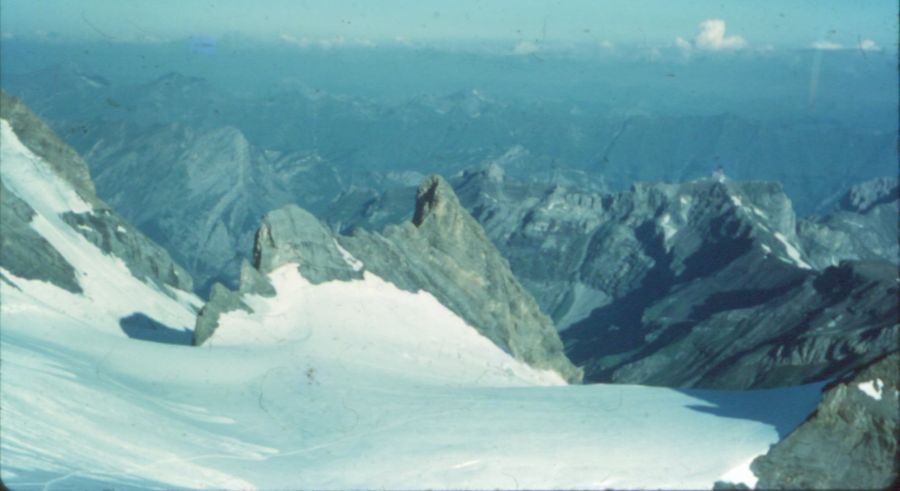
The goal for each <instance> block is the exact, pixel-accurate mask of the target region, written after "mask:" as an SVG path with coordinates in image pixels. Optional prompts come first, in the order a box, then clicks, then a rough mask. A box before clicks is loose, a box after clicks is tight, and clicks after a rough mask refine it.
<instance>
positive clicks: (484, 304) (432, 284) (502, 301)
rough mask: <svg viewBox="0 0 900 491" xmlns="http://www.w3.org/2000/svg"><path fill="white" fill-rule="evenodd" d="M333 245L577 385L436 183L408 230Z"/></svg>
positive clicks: (549, 328) (545, 327) (538, 322)
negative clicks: (422, 292)
mask: <svg viewBox="0 0 900 491" xmlns="http://www.w3.org/2000/svg"><path fill="white" fill-rule="evenodd" d="M339 240H340V242H341V244H342V245H343V246H344V247H345V248H346V249H347V250H348V251H350V252H351V253H352V254H353V256H355V257H356V258H358V259H360V260H361V261H362V262H363V263H364V264H365V268H366V269H367V270H369V271H372V272H373V273H375V274H377V275H378V276H380V277H382V278H384V279H385V280H387V281H390V282H392V283H394V284H396V285H397V286H399V287H400V288H403V289H407V290H410V291H415V290H425V291H428V292H430V293H432V294H433V295H434V296H435V297H436V298H437V299H438V300H439V301H440V302H441V303H443V304H444V305H446V306H447V307H448V308H449V309H450V310H452V311H454V312H455V313H457V314H458V315H460V317H462V318H463V319H464V320H466V321H467V322H468V323H469V324H470V325H472V326H473V327H475V328H476V329H478V330H479V332H481V333H482V334H483V335H484V336H485V337H487V338H488V339H490V340H491V341H493V342H494V343H495V344H497V345H498V346H500V347H501V348H503V349H504V350H505V351H507V352H508V353H510V354H512V355H513V356H514V357H516V358H518V359H520V360H523V361H525V362H526V363H529V364H530V365H532V366H535V367H538V368H546V369H552V370H555V371H557V372H559V373H560V374H562V375H563V376H564V377H565V378H566V379H567V380H570V381H580V379H581V371H580V370H579V369H577V368H575V366H574V365H572V364H571V362H570V361H569V360H568V359H567V358H566V356H565V354H564V353H563V346H562V343H561V341H560V340H559V337H558V335H557V333H556V331H555V329H554V328H553V324H552V321H551V320H550V319H549V318H548V317H547V316H546V315H544V314H543V313H542V312H541V310H540V308H539V307H538V305H537V304H536V302H535V301H534V299H533V298H532V297H531V295H529V294H528V292H527V291H526V290H525V289H524V288H523V287H522V286H521V285H520V284H519V282H518V281H517V280H516V278H515V276H514V275H513V274H512V271H511V270H510V269H509V263H508V262H507V261H506V260H505V259H504V258H503V257H502V256H501V255H500V253H499V252H497V250H496V248H495V247H494V246H493V244H492V243H491V242H490V240H489V239H488V238H487V236H486V235H485V233H484V230H483V229H482V227H481V226H480V225H479V224H478V222H476V221H475V220H474V219H473V218H472V217H471V216H470V215H469V214H468V213H467V212H466V211H465V210H464V209H463V208H462V206H461V205H460V204H459V200H458V198H457V196H456V194H455V193H454V192H453V189H452V188H451V187H450V186H449V184H447V182H446V181H444V179H442V178H440V177H438V176H432V177H429V178H427V179H426V180H425V181H424V182H423V183H422V185H421V186H419V189H418V191H417V193H416V208H415V213H414V216H413V221H412V222H411V223H410V222H407V223H404V224H402V225H400V226H389V227H387V228H386V229H385V230H384V231H383V232H382V233H381V234H377V233H371V232H367V231H364V230H358V231H357V232H356V233H354V234H353V235H352V236H350V237H339Z"/></svg>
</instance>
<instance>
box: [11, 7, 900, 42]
mask: <svg viewBox="0 0 900 491" xmlns="http://www.w3.org/2000/svg"><path fill="white" fill-rule="evenodd" d="M706 21H714V23H713V24H708V23H705V22H706ZM897 29H898V28H897V2H896V0H856V1H852V2H850V1H846V0H794V1H783V0H756V1H753V2H747V1H737V0H731V1H712V0H691V1H686V0H685V1H672V0H610V1H601V0H566V1H561V0H558V1H546V0H490V1H488V0H454V1H436V0H378V1H353V0H327V1H325V0H295V1H289V0H269V1H264V0H260V1H256V2H248V1H245V0H240V1H238V0H207V1H193V0H155V1H152V2H151V1H137V0H80V1H71V0H4V1H3V2H2V4H0V32H2V37H3V39H12V38H41V37H44V38H53V39H58V40H101V41H102V40H106V41H113V42H115V41H127V42H135V41H145V42H152V41H168V40H173V39H183V38H186V37H192V36H208V37H213V38H215V37H220V36H225V35H233V34H240V35H245V36H249V37H253V38H257V39H264V40H274V41H281V42H296V43H304V42H310V41H311V40H317V41H321V40H332V41H333V42H341V43H344V42H346V43H362V44H371V45H375V44H377V43H380V42H385V41H393V42H417V43H428V42H453V41H467V42H473V41H474V42H478V41H509V42H512V43H519V44H517V46H518V47H520V48H521V49H523V50H528V49H532V48H533V47H534V46H538V45H540V44H541V43H588V44H590V43H596V44H601V45H606V46H615V45H635V44H637V45H640V44H644V45H650V46H660V45H678V46H683V47H685V48H690V47H693V48H698V49H726V50H729V49H743V48H762V49H765V48H777V47H787V48H808V47H818V48H822V49H835V48H841V47H845V48H855V47H859V46H860V45H864V46H866V47H869V48H873V49H880V48H883V47H896V43H897Z"/></svg>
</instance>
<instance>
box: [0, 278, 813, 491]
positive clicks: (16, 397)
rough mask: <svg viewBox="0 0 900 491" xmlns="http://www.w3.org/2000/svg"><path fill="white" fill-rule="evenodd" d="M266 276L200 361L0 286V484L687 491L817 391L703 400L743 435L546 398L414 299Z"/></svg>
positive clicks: (796, 413)
mask: <svg viewBox="0 0 900 491" xmlns="http://www.w3.org/2000/svg"><path fill="white" fill-rule="evenodd" d="M4 274H6V273H4ZM272 279H273V283H274V284H275V286H276V288H277V290H278V292H279V295H278V296H277V297H275V298H273V299H263V298H259V297H254V298H249V299H248V300H249V302H248V303H250V305H251V307H253V308H254V310H255V313H254V314H247V313H245V312H242V311H241V312H234V313H230V314H227V315H226V316H224V317H223V326H222V328H221V330H220V331H218V332H217V333H216V334H215V335H214V336H213V338H212V339H211V341H212V342H211V343H210V344H209V345H208V346H207V345H204V346H203V347H201V348H193V347H189V346H178V345H171V344H162V343H155V342H148V341H140V340H135V339H129V338H128V337H127V336H125V335H124V334H122V333H121V332H116V329H114V327H115V326H114V325H113V324H112V322H109V323H107V324H109V325H106V326H97V325H94V324H92V323H93V322H97V318H96V317H94V318H93V319H92V321H91V322H85V321H82V320H80V319H78V317H77V316H76V315H73V312H71V311H68V312H65V313H64V312H60V311H58V310H57V309H55V308H54V307H53V306H52V303H48V301H49V300H50V299H48V298H47V297H44V298H40V297H42V296H44V295H45V294H47V293H50V292H49V290H51V289H52V288H55V287H49V288H48V287H45V286H41V287H39V285H36V284H34V283H35V282H28V281H22V280H20V279H14V282H15V283H16V285H18V286H19V288H22V291H19V290H17V289H16V288H15V287H12V286H10V285H8V284H5V283H4V284H3V285H2V287H0V288H2V295H3V304H2V308H0V314H2V315H0V321H2V326H3V331H2V332H3V336H2V370H3V381H2V386H0V388H2V391H0V403H2V407H3V433H2V461H0V462H2V469H3V479H4V481H5V482H6V483H7V484H9V485H11V486H12V487H13V488H14V489H82V488H85V487H96V488H100V487H102V486H109V485H132V486H135V487H166V488H167V487H184V488H214V489H220V488H227V489H251V488H255V489H278V488H280V489H284V488H289V489H301V488H302V489H311V488H315V489H348V488H353V489H359V488H391V489H410V488H456V489H459V488H478V489H484V488H503V489H515V488H545V489H551V488H609V487H612V488H640V487H653V488H656V487H660V488H665V489H672V488H691V489H702V488H711V487H712V484H713V482H714V481H716V480H717V479H720V478H722V477H723V476H724V475H726V474H729V477H730V478H731V479H736V478H735V476H738V477H737V479H745V480H750V481H751V482H752V474H748V471H746V467H747V465H748V464H749V462H750V460H752V458H753V457H755V456H756V455H758V454H760V453H763V452H765V451H766V449H767V448H768V446H769V445H770V444H772V443H774V442H775V441H776V440H777V438H778V433H777V432H776V427H775V426H776V425H783V424H789V425H796V424H797V423H799V421H800V420H802V418H803V417H805V415H806V414H807V413H808V412H809V411H810V410H811V409H812V407H813V406H814V404H815V403H816V402H817V399H818V390H817V388H816V387H812V388H811V387H803V388H797V389H787V390H775V391H756V392H744V393H741V392H734V393H722V392H719V393H716V394H718V396H717V397H719V399H721V401H727V404H723V406H725V407H726V409H727V408H728V407H732V408H734V407H754V406H760V405H764V406H765V407H766V411H768V416H769V419H768V420H767V421H760V419H766V418H759V417H758V416H759V414H755V415H753V417H752V418H749V419H742V418H741V417H740V414H735V415H731V416H729V415H728V414H727V410H726V411H725V412H722V413H719V411H718V409H719V408H718V407H717V406H716V405H715V404H713V403H711V402H709V399H710V397H708V396H709V394H712V392H709V391H707V392H701V391H697V393H696V394H694V393H691V392H681V391H676V390H672V389H664V388H650V387H640V386H624V385H592V386H565V385H560V384H561V382H560V380H559V378H558V377H557V376H555V375H553V374H549V373H545V372H539V371H535V370H532V369H530V368H528V367H527V366H525V365H522V364H521V363H519V362H517V361H515V360H513V359H512V358H510V357H508V356H506V355H505V354H504V353H503V352H501V351H500V350H499V349H497V348H496V347H494V346H493V345H492V344H490V342H489V341H487V339H485V338H483V337H481V336H480V335H478V334H477V332H475V330H474V329H471V328H468V327H467V326H465V324H464V323H463V322H462V321H461V320H459V319H458V318H455V317H453V316H452V315H447V314H448V312H449V311H446V310H445V309H443V307H441V306H440V304H437V302H436V301H435V300H434V299H433V298H431V297H430V296H426V295H424V294H411V293H408V292H403V291H400V290H397V289H395V288H393V287H392V286H391V285H390V284H387V283H384V282H383V281H381V280H380V279H378V278H375V277H371V276H367V278H366V279H365V280H363V281H356V282H344V283H341V282H333V283H326V284H322V285H317V286H313V285H310V284H309V283H308V282H306V281H305V280H303V278H302V277H301V276H300V275H299V273H297V270H296V268H292V267H290V266H286V267H284V268H282V269H279V270H278V271H276V272H275V273H273V275H272ZM55 293H57V294H58V293H59V292H55ZM417 301H418V302H417ZM417 305H418V307H417ZM96 308H98V309H102V308H105V306H104V305H102V300H101V301H100V302H98V303H97V304H96ZM403 309H410V310H409V311H404V310H403ZM442 310H443V311H442ZM304 312H306V313H305V314H304ZM391 312H393V313H394V315H391ZM427 312H431V313H432V315H433V316H432V317H425V316H423V315H424V314H425V313H427ZM159 314H161V313H159V312H147V315H148V316H151V317H154V316H157V315H159ZM159 316H160V317H162V316H161V315H159ZM109 320H110V321H113V320H114V319H113V318H112V317H110V318H109ZM98 327H105V328H103V329H98ZM442 329H443V330H445V335H444V336H440V334H441V330H442ZM119 331H121V330H119ZM417 336H421V337H417ZM242 337H245V342H243V343H242V342H241V340H242ZM721 401H719V402H720V403H721Z"/></svg>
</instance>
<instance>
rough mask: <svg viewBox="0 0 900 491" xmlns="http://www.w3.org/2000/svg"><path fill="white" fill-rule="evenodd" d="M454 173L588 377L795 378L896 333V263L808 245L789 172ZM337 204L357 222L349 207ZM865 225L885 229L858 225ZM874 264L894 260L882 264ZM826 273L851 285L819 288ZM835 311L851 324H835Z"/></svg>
mask: <svg viewBox="0 0 900 491" xmlns="http://www.w3.org/2000/svg"><path fill="white" fill-rule="evenodd" d="M452 182H453V183H454V186H455V188H456V191H457V193H458V195H459V197H460V201H461V202H462V204H463V205H464V207H466V208H467V209H469V210H471V212H472V215H473V216H474V217H475V218H476V219H477V220H478V221H479V222H480V223H481V225H482V226H483V228H484V230H485V231H486V233H487V235H488V237H489V238H490V239H491V240H492V241H493V242H494V243H495V244H496V246H497V248H498V249H499V250H500V251H501V253H502V254H503V255H504V256H506V257H507V258H508V259H509V261H510V265H511V269H512V271H513V272H514V273H515V274H516V276H517V278H518V279H519V280H520V281H521V282H522V284H523V285H524V286H525V287H526V288H527V289H528V290H529V291H530V292H531V293H532V294H533V295H534V296H535V298H536V299H537V300H538V302H539V304H540V305H541V307H542V308H543V309H544V311H545V312H548V313H550V314H551V315H552V317H553V319H554V320H555V322H556V325H557V327H558V328H560V329H562V332H561V337H562V338H563V340H564V341H565V342H566V345H567V353H568V355H569V356H570V358H571V359H573V360H574V361H575V363H576V364H580V365H583V366H584V368H585V370H586V373H587V377H588V378H589V379H591V380H597V381H615V382H628V383H653V384H660V385H675V386H702V387H722V388H726V387H727V388H747V387H769V386H777V385H787V384H792V383H802V382H805V381H810V380H820V379H822V378H824V377H828V376H832V375H833V374H835V373H839V372H840V371H841V370H846V369H850V368H852V367H855V366H859V364H861V363H866V362H867V361H869V360H870V359H871V358H872V357H874V356H878V355H880V354H882V353H884V352H885V350H887V349H890V348H891V347H892V346H893V343H892V341H891V339H892V336H894V335H895V333H896V329H897V327H896V322H895V319H894V318H893V317H894V316H895V315H896V300H895V299H894V298H893V296H894V295H895V294H896V293H895V286H894V285H893V284H892V283H891V281H890V276H891V271H895V268H894V267H892V266H891V265H890V264H889V263H878V262H875V263H872V264H869V263H861V262H850V263H846V264H843V265H841V264H840V262H841V261H842V260H844V259H859V257H857V256H856V255H852V254H847V256H848V257H843V256H838V257H837V258H836V260H835V263H834V267H831V266H832V265H831V263H830V262H829V263H828V264H820V263H819V262H817V261H816V260H815V259H816V258H818V257H820V256H818V252H817V251H815V250H813V252H812V253H808V252H807V250H806V249H805V247H804V246H803V239H804V237H806V236H805V235H804V230H806V229H805V228H804V226H805V225H806V224H808V223H809V222H807V221H803V220H801V221H799V223H798V220H797V219H796V217H795V214H794V212H793V208H792V205H791V201H790V200H789V199H788V198H787V196H786V195H785V193H784V191H783V190H782V188H781V186H780V185H778V184H777V183H767V182H738V181H734V180H731V179H725V180H723V181H722V182H719V181H718V180H717V179H707V180H699V181H693V182H688V183H683V184H664V183H637V184H635V185H634V186H633V187H632V189H631V190H629V191H626V192H621V193H603V192H596V191H590V190H584V189H582V188H581V187H573V186H571V185H569V186H563V185H556V184H546V183H539V182H528V181H520V180H516V179H514V178H509V177H506V176H504V175H503V173H502V172H497V171H496V169H491V168H490V167H486V168H483V169H481V170H475V171H470V172H466V173H463V174H462V175H460V176H458V177H456V178H454V179H453V181H452ZM857 194H859V193H857ZM883 194H884V193H882V195H883ZM347 198H350V196H348V197H347ZM881 199H883V198H881ZM869 201H872V200H869ZM876 201H877V200H876ZM395 202H396V200H395V199H394V198H393V197H392V196H388V195H383V196H382V197H381V198H379V199H377V200H374V201H372V202H371V203H370V204H368V205H367V206H365V210H364V213H363V214H364V215H365V216H367V217H370V218H372V219H380V218H381V217H385V216H390V215H391V212H390V210H387V211H385V210H381V209H380V207H382V206H393V205H394V203H395ZM888 206H890V203H880V204H877V205H874V206H870V207H869V208H867V212H868V213H870V214H874V213H877V210H879V209H881V208H879V207H882V208H885V209H887V207H888ZM339 211H340V214H341V216H342V220H341V221H343V222H344V223H349V221H350V220H348V219H347V218H346V217H347V216H348V214H347V209H346V208H341V209H340V210H339ZM393 214H394V215H395V216H396V215H397V214H399V212H397V211H394V212H393ZM884 216H888V215H884ZM895 221H896V220H895ZM858 225H860V226H865V227H869V226H872V227H874V226H875V225H873V224H871V223H868V224H858ZM893 226H894V227H896V224H894V225H893ZM865 233H872V232H864V233H860V234H858V236H860V237H864V236H865ZM876 233H877V232H876ZM893 241H894V244H895V247H896V238H894V239H893ZM836 249H837V248H836ZM537 257H539V258H540V260H539V261H536V260H535V258H537ZM873 259H879V258H873ZM829 261H831V258H830V259H829ZM829 267H831V269H828V270H825V271H822V270H823V269H825V268H829ZM867 271H868V272H867ZM877 271H883V272H884V274H883V275H878V274H870V273H872V272H877ZM829 283H838V284H842V288H843V289H844V291H846V292H847V294H848V295H851V294H852V295H854V296H855V297H854V299H853V300H850V299H841V298H839V297H834V296H831V295H828V294H825V293H823V292H822V291H820V287H821V285H824V284H829ZM855 304H856V305H862V304H864V305H866V306H867V308H866V309H858V308H856V307H855ZM835 319H837V320H836V321H835V326H838V327H834V326H832V327H831V328H829V327H827V326H828V325H829V324H830V323H831V322H832V320H835ZM734 339H739V340H740V341H738V342H734Z"/></svg>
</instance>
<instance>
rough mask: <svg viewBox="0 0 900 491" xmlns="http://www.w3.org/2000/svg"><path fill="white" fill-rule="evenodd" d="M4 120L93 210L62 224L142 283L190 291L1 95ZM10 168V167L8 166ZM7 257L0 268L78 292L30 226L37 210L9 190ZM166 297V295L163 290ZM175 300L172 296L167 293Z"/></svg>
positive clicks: (60, 148)
mask: <svg viewBox="0 0 900 491" xmlns="http://www.w3.org/2000/svg"><path fill="white" fill-rule="evenodd" d="M0 103H2V104H0V107H2V111H0V116H2V118H3V119H6V120H7V121H8V122H9V124H10V126H11V127H12V130H13V131H14V132H15V134H16V136H17V137H18V138H19V139H20V140H21V142H22V143H23V144H24V145H25V146H26V147H28V149H29V150H31V151H32V152H34V153H35V154H36V155H38V156H39V157H41V158H42V159H43V161H44V162H46V163H47V165H48V166H49V167H50V170H51V171H53V172H54V173H55V174H57V175H58V176H59V177H60V178H62V179H63V180H64V181H65V182H67V183H68V184H69V185H71V186H72V188H73V189H74V191H75V192H76V193H77V194H78V195H79V196H80V197H81V198H82V199H84V201H85V202H87V203H88V204H90V205H91V206H92V208H93V209H92V210H91V211H90V212H87V213H82V214H75V213H64V214H63V215H62V219H63V220H64V221H66V222H67V223H69V225H71V226H72V228H73V229H74V230H75V231H77V232H78V233H80V234H82V235H83V236H84V237H85V238H87V239H88V240H89V241H91V242H93V243H94V244H95V245H96V246H98V247H99V248H100V249H101V250H102V251H103V252H105V253H107V254H110V255H113V256H115V257H118V258H120V259H122V261H123V262H124V263H125V264H126V265H127V266H128V268H129V270H130V271H131V272H132V273H133V274H134V275H135V276H136V277H138V278H141V279H144V280H149V281H152V282H156V283H157V284H159V285H164V284H165V285H170V286H173V287H175V288H180V289H183V290H190V289H191V288H192V285H193V281H192V279H191V276H190V274H188V273H187V271H185V270H184V269H183V268H181V267H180V266H178V265H177V264H175V262H174V261H172V259H171V257H170V256H169V254H168V252H166V251H165V250H164V249H162V248H161V247H159V246H158V245H156V244H155V243H153V242H152V241H150V240H149V239H147V237H145V236H144V235H143V234H142V233H140V232H139V231H138V230H137V229H135V228H134V227H132V226H131V225H129V224H128V223H126V222H125V221H124V220H122V219H121V218H120V217H119V216H118V215H116V214H115V213H114V212H112V211H111V210H110V209H109V207H108V206H107V205H106V204H105V203H104V202H103V201H101V200H100V199H98V198H97V196H96V194H95V192H94V183H93V181H91V176H90V172H89V171H88V167H87V164H86V163H85V162H84V160H82V159H81V157H79V156H78V154H77V153H76V152H75V151H74V150H72V149H71V148H70V147H69V146H68V145H66V144H65V143H63V142H62V140H60V139H59V138H58V137H57V136H56V134H55V133H54V132H53V131H52V130H51V129H50V127H48V126H47V125H46V124H44V123H43V122H42V121H41V120H40V119H39V118H37V116H35V115H34V114H32V113H31V111H30V110H29V109H28V108H27V107H26V106H25V105H24V104H22V103H21V102H20V101H19V100H18V99H16V98H14V97H11V96H9V95H7V94H6V93H2V92H0ZM5 164H6V165H11V164H9V163H5ZM0 194H2V210H0V213H2V219H3V238H2V243H3V251H2V253H0V263H2V264H4V267H6V268H7V269H9V270H10V271H12V272H13V273H14V274H21V275H22V276H24V277H26V278H34V279H41V280H45V281H50V282H52V283H54V284H56V285H58V286H60V287H62V288H65V289H67V290H70V291H74V292H80V291H81V289H80V286H79V285H78V282H77V279H76V278H75V271H74V268H73V267H72V266H71V265H70V264H68V263H67V262H66V261H65V259H64V258H63V257H62V256H61V255H60V254H59V253H58V252H57V251H56V250H54V249H53V247H52V244H49V243H48V242H47V241H46V240H44V239H43V238H42V237H40V235H38V234H37V233H36V232H35V231H34V230H33V229H32V228H31V227H30V225H29V223H30V221H31V217H32V216H33V215H34V210H32V209H31V208H30V206H28V204H27V203H25V202H24V201H22V200H21V199H20V198H19V197H17V196H15V195H14V194H13V193H12V192H11V191H10V190H9V189H7V188H6V187H5V186H4V187H3V189H2V193H0ZM163 291H166V290H165V289H163ZM167 293H168V294H171V292H167Z"/></svg>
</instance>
